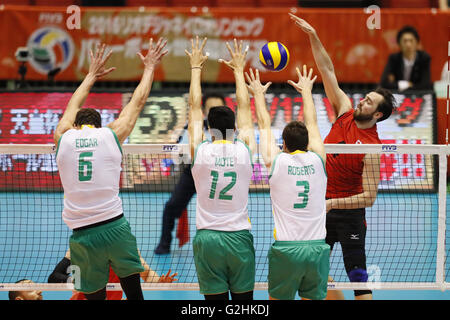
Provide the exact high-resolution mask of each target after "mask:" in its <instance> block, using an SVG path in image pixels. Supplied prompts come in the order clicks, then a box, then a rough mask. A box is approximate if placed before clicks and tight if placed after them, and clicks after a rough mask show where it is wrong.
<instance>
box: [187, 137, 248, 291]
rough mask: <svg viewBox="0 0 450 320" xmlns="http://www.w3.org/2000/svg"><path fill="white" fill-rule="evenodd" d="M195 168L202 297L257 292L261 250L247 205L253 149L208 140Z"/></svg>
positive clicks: (197, 261) (195, 244)
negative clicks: (257, 254) (255, 243)
mask: <svg viewBox="0 0 450 320" xmlns="http://www.w3.org/2000/svg"><path fill="white" fill-rule="evenodd" d="M191 170H192V176H193V178H194V183H195V188H196V191H197V207H196V227H197V232H196V235H195V237H194V241H193V250H194V261H195V267H196V270H197V276H198V281H199V286H200V293H202V294H219V293H224V292H227V291H228V290H231V291H232V292H234V293H242V292H247V291H252V290H253V289H254V284H255V250H254V246H253V236H252V234H251V233H250V229H251V224H250V219H249V217H248V210H247V204H248V190H249V186H250V180H251V177H252V173H253V167H252V160H251V154H250V151H249V149H248V146H247V145H246V144H245V143H244V142H242V141H240V140H235V141H234V142H231V141H226V140H220V141H214V142H208V141H204V142H202V143H201V144H200V145H199V146H198V147H197V149H196V152H195V157H194V160H193V163H192V169H191Z"/></svg>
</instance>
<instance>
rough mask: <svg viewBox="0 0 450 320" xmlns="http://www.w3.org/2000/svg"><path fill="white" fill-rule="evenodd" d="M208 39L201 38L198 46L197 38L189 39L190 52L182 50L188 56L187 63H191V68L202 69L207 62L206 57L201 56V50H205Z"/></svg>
mask: <svg viewBox="0 0 450 320" xmlns="http://www.w3.org/2000/svg"><path fill="white" fill-rule="evenodd" d="M207 40H208V39H207V38H206V37H205V38H203V41H202V44H201V45H200V43H199V40H198V36H196V37H195V42H194V39H191V46H192V52H189V51H187V50H184V52H185V53H186V54H187V55H188V56H189V61H190V63H191V68H199V69H201V68H202V67H203V64H204V63H205V62H206V60H208V56H207V55H205V54H203V49H204V48H205V45H206V41H207Z"/></svg>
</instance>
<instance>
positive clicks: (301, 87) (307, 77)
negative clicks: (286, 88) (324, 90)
mask: <svg viewBox="0 0 450 320" xmlns="http://www.w3.org/2000/svg"><path fill="white" fill-rule="evenodd" d="M295 70H297V75H298V82H294V81H292V80H288V83H289V84H290V85H291V86H293V87H294V89H295V90H297V91H298V92H299V93H303V92H305V91H309V92H311V90H312V87H313V84H314V81H316V79H317V76H314V78H311V77H312V74H313V69H312V68H310V69H309V73H307V71H306V65H303V74H302V73H301V72H300V69H299V68H298V67H297V68H295Z"/></svg>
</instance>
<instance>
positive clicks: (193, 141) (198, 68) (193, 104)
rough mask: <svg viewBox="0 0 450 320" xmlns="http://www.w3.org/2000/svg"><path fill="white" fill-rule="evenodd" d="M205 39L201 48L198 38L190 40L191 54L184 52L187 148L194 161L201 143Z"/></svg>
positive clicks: (206, 58) (205, 57)
mask: <svg viewBox="0 0 450 320" xmlns="http://www.w3.org/2000/svg"><path fill="white" fill-rule="evenodd" d="M206 41H207V39H206V38H204V39H203V42H202V44H201V46H200V45H199V40H198V36H197V37H196V41H195V43H194V40H193V39H191V45H192V52H189V51H187V50H185V52H186V54H187V55H188V56H189V62H190V65H191V83H190V87H189V122H188V132H189V147H190V153H191V159H194V153H195V149H196V148H197V146H198V145H199V144H200V143H201V142H202V141H203V111H202V87H201V78H202V68H203V65H204V63H205V62H206V60H208V57H207V56H206V55H204V54H203V49H204V48H205V45H206Z"/></svg>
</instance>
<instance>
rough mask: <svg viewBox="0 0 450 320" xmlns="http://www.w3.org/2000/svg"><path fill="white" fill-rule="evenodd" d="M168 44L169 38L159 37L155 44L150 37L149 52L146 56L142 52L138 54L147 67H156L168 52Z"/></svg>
mask: <svg viewBox="0 0 450 320" xmlns="http://www.w3.org/2000/svg"><path fill="white" fill-rule="evenodd" d="M166 44H167V40H165V39H163V38H159V40H158V42H157V43H156V45H155V46H154V45H153V38H150V41H149V46H148V52H147V55H146V56H145V57H144V56H143V55H142V53H140V52H138V53H137V55H138V56H139V58H141V61H142V63H144V66H145V68H154V67H155V66H156V65H158V64H159V63H160V62H161V59H162V57H164V56H165V55H166V54H167V52H168V51H167V50H164V47H165V46H166Z"/></svg>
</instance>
